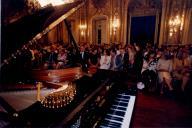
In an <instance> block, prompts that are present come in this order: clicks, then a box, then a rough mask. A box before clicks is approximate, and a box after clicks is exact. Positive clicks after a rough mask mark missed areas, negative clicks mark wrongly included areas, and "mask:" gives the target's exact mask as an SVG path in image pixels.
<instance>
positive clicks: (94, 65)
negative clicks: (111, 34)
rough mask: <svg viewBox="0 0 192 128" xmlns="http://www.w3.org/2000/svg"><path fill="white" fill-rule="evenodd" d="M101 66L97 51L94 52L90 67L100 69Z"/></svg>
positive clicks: (90, 58)
mask: <svg viewBox="0 0 192 128" xmlns="http://www.w3.org/2000/svg"><path fill="white" fill-rule="evenodd" d="M98 66H99V56H98V53H97V49H94V50H92V52H91V53H90V57H89V67H91V68H98Z"/></svg>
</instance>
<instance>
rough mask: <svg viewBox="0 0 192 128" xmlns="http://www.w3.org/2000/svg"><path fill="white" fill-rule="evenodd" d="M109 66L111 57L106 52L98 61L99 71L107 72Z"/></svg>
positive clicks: (106, 51) (105, 51)
mask: <svg viewBox="0 0 192 128" xmlns="http://www.w3.org/2000/svg"><path fill="white" fill-rule="evenodd" d="M110 64H111V56H110V53H109V51H108V50H104V51H103V55H102V56H101V59H100V67H99V68H100V69H106V70H108V69H109V68H110Z"/></svg>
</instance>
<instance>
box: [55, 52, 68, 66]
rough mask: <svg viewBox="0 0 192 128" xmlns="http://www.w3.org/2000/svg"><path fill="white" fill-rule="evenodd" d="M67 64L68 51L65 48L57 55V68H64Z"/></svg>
mask: <svg viewBox="0 0 192 128" xmlns="http://www.w3.org/2000/svg"><path fill="white" fill-rule="evenodd" d="M66 64H67V52H66V51H65V49H62V50H60V52H59V54H58V57H57V66H56V69H60V68H64V67H65V66H66Z"/></svg>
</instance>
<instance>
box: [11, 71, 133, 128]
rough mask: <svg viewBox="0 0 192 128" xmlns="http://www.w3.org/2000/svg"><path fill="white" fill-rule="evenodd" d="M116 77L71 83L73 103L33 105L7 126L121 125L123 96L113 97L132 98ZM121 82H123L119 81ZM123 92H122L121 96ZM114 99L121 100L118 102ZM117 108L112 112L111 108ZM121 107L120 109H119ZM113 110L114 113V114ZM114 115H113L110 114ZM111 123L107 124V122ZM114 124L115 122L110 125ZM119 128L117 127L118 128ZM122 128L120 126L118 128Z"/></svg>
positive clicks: (106, 73) (101, 76) (86, 78)
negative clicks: (63, 105)
mask: <svg viewBox="0 0 192 128" xmlns="http://www.w3.org/2000/svg"><path fill="white" fill-rule="evenodd" d="M117 74H118V73H113V72H111V71H98V72H97V73H95V74H94V75H93V76H91V77H90V76H86V75H85V76H83V77H81V78H80V79H77V80H75V81H73V82H74V83H75V84H76V89H77V94H76V95H75V97H74V100H73V101H72V102H71V103H70V104H68V105H66V106H65V107H61V108H55V109H53V108H46V107H44V106H42V104H41V103H40V102H35V103H34V104H32V105H31V106H29V107H28V108H26V109H24V110H22V111H18V112H17V113H18V116H17V117H14V118H12V119H10V121H11V123H10V125H11V126H24V127H26V126H29V127H103V125H109V126H111V124H114V122H115V124H114V125H118V122H117V121H119V122H120V121H122V120H123V116H124V115H126V112H122V111H121V110H123V109H125V108H127V107H126V106H128V105H127V103H124V102H128V101H129V98H128V97H127V96H123V97H117V96H119V94H121V93H126V95H130V96H132V95H135V91H134V90H131V91H130V90H128V88H127V86H126V85H123V82H122V83H121V82H120V81H121V80H120V78H121V76H119V74H118V75H117ZM122 81H123V80H122ZM123 90H127V91H126V92H122V91H123ZM118 98H125V99H122V101H121V102H118V101H116V100H119V99H118ZM116 104H119V106H116V108H114V105H116ZM122 106H124V107H122ZM113 109H118V110H117V111H115V112H114V110H113ZM114 113H115V114H117V115H118V116H121V117H117V116H115V115H112V116H111V115H110V114H114ZM107 120H111V122H110V123H109V122H107ZM114 120H116V121H114ZM118 126H119V125H118ZM120 126H122V124H121V125H120Z"/></svg>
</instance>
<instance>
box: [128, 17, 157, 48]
mask: <svg viewBox="0 0 192 128" xmlns="http://www.w3.org/2000/svg"><path fill="white" fill-rule="evenodd" d="M155 25H156V16H140V17H132V18H131V33H130V42H131V43H141V45H146V43H151V44H154V38H155Z"/></svg>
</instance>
